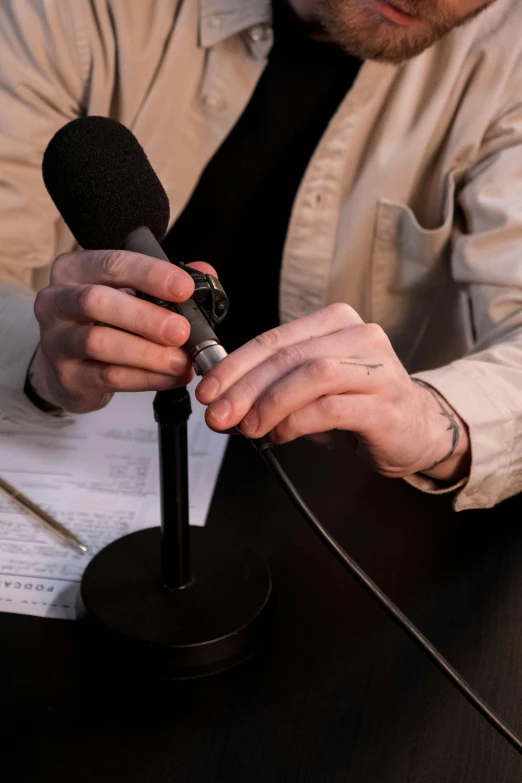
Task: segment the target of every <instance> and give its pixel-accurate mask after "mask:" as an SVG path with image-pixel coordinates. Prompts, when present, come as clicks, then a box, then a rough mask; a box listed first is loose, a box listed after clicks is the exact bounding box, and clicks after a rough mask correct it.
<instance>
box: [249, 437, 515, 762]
mask: <svg viewBox="0 0 522 783" xmlns="http://www.w3.org/2000/svg"><path fill="white" fill-rule="evenodd" d="M239 431H240V430H239ZM247 440H250V439H247ZM250 442H251V443H252V445H253V446H254V448H255V449H256V451H257V452H258V453H259V454H260V455H261V457H262V458H263V460H264V461H265V463H266V464H267V465H268V467H269V468H270V470H271V472H272V473H273V474H274V476H275V477H276V479H277V481H278V482H279V484H280V485H281V487H282V488H283V490H284V491H285V493H286V495H287V496H288V498H289V499H290V501H291V503H292V504H293V505H294V506H295V508H296V509H297V510H298V511H299V513H300V514H301V516H302V517H303V518H304V520H305V521H306V522H307V524H308V526H309V527H310V528H311V529H312V531H313V532H314V533H315V535H316V536H318V537H319V538H320V539H321V541H322V542H323V544H324V545H325V546H326V547H327V548H328V549H329V550H330V552H331V553H332V554H333V555H334V556H335V557H336V558H337V560H339V562H340V563H341V564H342V565H343V566H344V567H345V568H346V569H347V570H348V571H349V572H350V573H351V575H352V576H353V577H354V578H355V579H356V580H357V581H358V582H359V584H360V585H361V586H362V587H363V588H364V589H365V590H366V592H367V593H369V595H370V596H371V597H372V598H373V599H374V600H375V601H377V603H378V604H379V605H380V606H381V607H382V609H384V611H385V612H386V613H387V614H388V615H389V616H390V617H391V618H392V620H393V621H394V622H395V623H397V625H399V626H400V627H401V628H402V630H403V631H405V632H406V633H407V634H408V636H409V637H410V638H411V639H413V641H414V642H415V644H417V646H418V647H420V649H421V650H422V651H423V652H424V653H425V654H426V655H427V656H428V658H429V659H430V660H431V662H432V663H433V664H435V666H436V667H437V668H438V669H439V670H440V671H441V672H442V674H443V675H444V676H445V677H446V678H447V679H448V680H449V681H450V682H451V684H452V685H453V686H454V687H455V688H456V689H457V690H458V691H460V693H461V694H462V695H463V696H464V698H465V699H466V700H467V701H468V702H469V703H470V704H471V705H472V706H473V707H474V708H475V709H476V710H477V712H479V713H480V714H481V715H482V716H483V717H484V718H485V719H486V720H487V722H488V723H489V724H490V725H491V726H493V728H494V729H495V730H496V731H497V732H498V733H499V734H500V735H501V736H502V737H504V739H505V740H507V741H508V742H509V744H510V745H511V746H512V747H513V748H515V750H516V751H518V753H520V754H521V755H522V739H520V737H518V736H517V735H516V734H515V732H514V731H513V730H512V729H511V728H510V727H509V726H508V725H507V723H505V722H504V721H503V720H502V718H500V717H499V716H498V715H497V714H496V713H495V712H494V710H492V709H491V707H490V706H489V704H487V702H485V701H484V699H482V698H481V697H480V696H479V695H478V693H476V692H475V691H474V690H473V688H472V687H471V686H470V685H469V684H468V683H467V682H466V680H465V679H464V678H463V677H462V676H461V675H460V674H459V673H458V672H457V671H456V669H454V668H453V666H451V664H450V663H449V662H448V661H447V660H446V659H445V658H444V656H443V655H441V653H439V651H438V650H437V649H436V648H435V647H434V646H433V645H432V644H431V642H430V641H429V640H428V639H427V638H426V637H425V636H424V634H422V633H421V632H420V631H419V630H418V628H416V626H415V625H414V624H413V623H412V622H411V620H409V619H408V618H407V617H406V615H405V614H404V613H403V612H401V610H400V609H399V608H398V607H397V606H396V605H395V604H394V603H393V601H391V600H390V599H389V598H388V596H387V595H386V594H385V593H383V591H382V590H381V589H380V587H378V586H377V585H376V584H375V582H374V581H373V580H372V579H370V577H369V576H368V575H367V574H366V573H365V572H364V571H363V570H362V568H360V566H358V565H357V563H356V562H355V560H353V559H352V558H351V557H350V555H349V554H348V553H347V552H346V551H345V550H344V549H343V548H342V546H341V545H340V544H339V542H338V541H336V540H335V538H334V537H333V536H331V535H330V533H329V532H328V531H327V530H326V528H325V527H324V526H323V525H322V524H321V522H319V520H318V519H317V517H316V516H315V514H314V513H313V512H312V511H311V510H310V509H309V508H308V506H307V505H306V503H305V502H304V500H303V499H302V497H301V496H300V494H299V492H298V491H297V489H296V488H295V486H294V485H293V483H292V481H291V480H290V479H289V477H288V476H287V474H286V473H285V471H284V470H283V468H282V467H281V465H280V463H279V461H278V459H277V457H276V456H275V455H274V451H273V443H271V441H269V440H268V439H267V438H266V437H265V438H260V439H259V440H257V441H254V440H250Z"/></svg>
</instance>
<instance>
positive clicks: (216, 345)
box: [122, 226, 227, 375]
mask: <svg viewBox="0 0 522 783" xmlns="http://www.w3.org/2000/svg"><path fill="white" fill-rule="evenodd" d="M122 249H123V250H130V251H132V252H134V253H142V254H143V255H146V256H151V257H152V258H159V259H161V260H162V261H169V258H167V256H166V255H165V253H164V252H163V250H162V248H161V245H160V244H159V242H158V240H157V239H156V237H155V236H154V234H153V233H152V231H151V230H150V229H149V228H147V227H146V226H141V227H140V228H136V229H134V231H131V233H130V234H129V235H128V236H127V237H126V239H125V241H124V243H123V248H122ZM139 296H140V297H141V298H142V299H146V300H147V301H148V302H152V303H153V304H157V305H160V306H161V307H167V308H168V309H169V310H174V311H175V312H177V313H179V315H182V316H183V317H184V318H186V319H187V321H188V322H189V324H190V337H189V339H188V340H187V342H186V343H185V345H184V346H183V347H184V348H185V350H186V351H187V352H188V354H189V356H190V358H191V359H192V361H193V363H194V368H195V370H196V373H197V374H198V375H206V373H207V372H209V370H211V369H212V368H213V367H215V366H216V364H217V363H218V362H220V361H221V359H224V358H225V356H226V355H227V352H226V351H225V349H224V348H223V346H222V345H221V344H220V342H219V340H218V338H217V337H216V334H215V332H214V330H213V328H212V326H211V325H210V324H209V322H208V321H207V319H206V318H205V316H204V315H203V313H202V311H201V309H200V307H199V306H198V304H197V303H196V302H195V301H194V300H193V299H188V300H187V301H186V302H165V301H163V300H161V299H157V298H155V297H153V296H149V295H147V294H142V293H140V294H139Z"/></svg>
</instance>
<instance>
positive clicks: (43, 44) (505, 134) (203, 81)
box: [0, 0, 522, 510]
mask: <svg viewBox="0 0 522 783" xmlns="http://www.w3.org/2000/svg"><path fill="white" fill-rule="evenodd" d="M270 23H271V5H270V2H269V0H200V2H198V0H2V2H1V3H0V281H1V284H0V415H1V416H3V417H5V418H10V419H15V420H18V421H21V422H28V423H32V422H35V421H39V422H40V423H46V424H47V426H49V427H54V426H59V424H60V423H63V422H59V421H57V420H56V419H53V418H50V417H46V416H45V414H41V413H40V412H38V411H37V410H35V409H34V407H33V406H32V405H31V404H30V403H29V402H28V401H27V400H26V399H25V397H24V395H23V393H22V386H23V380H24V376H25V372H26V369H27V365H28V362H29V360H30V357H31V354H32V352H33V350H34V348H35V346H36V344H37V340H38V331H37V327H36V322H35V320H34V316H33V313H32V301H33V297H32V296H28V295H27V293H29V294H34V292H35V291H36V290H37V289H38V288H40V287H42V286H43V285H45V284H46V281H47V277H48V269H49V264H50V262H51V261H52V260H53V258H54V257H55V256H56V254H57V253H58V252H59V251H62V250H65V249H71V248H72V247H73V242H72V239H71V237H70V235H69V234H68V232H67V230H65V228H64V226H63V224H62V222H61V221H60V220H59V219H58V216H57V214H56V211H55V209H54V207H53V205H52V203H51V201H50V199H49V198H48V196H47V194H46V192H45V190H44V186H43V184H42V179H41V175H40V163H41V158H42V154H43V151H44V149H45V146H46V144H47V142H48V141H49V139H50V137H51V136H52V135H53V133H54V132H55V131H56V130H57V129H58V128H59V127H60V126H61V125H63V124H64V123H66V122H67V121H68V120H70V119H71V118H73V117H76V116H78V115H79V114H82V113H86V114H102V115H108V116H112V117H115V118H117V119H118V120H120V121H121V122H123V123H125V124H126V125H128V126H129V127H130V128H131V129H132V130H133V131H134V133H135V134H136V135H137V136H138V138H139V140H140V141H141V143H142V144H143V146H144V147H145V150H146V151H147V153H148V155H149V157H150V159H151V161H152V164H153V166H154V167H155V169H156V171H157V172H158V174H159V176H160V178H161V180H162V182H163V184H164V186H165V188H166V190H167V192H168V195H169V197H170V202H171V209H172V221H174V220H175V219H176V217H177V216H178V215H179V214H180V212H181V210H182V209H183V207H184V205H185V204H186V203H187V200H188V199H189V197H190V195H191V193H192V191H193V189H194V187H195V185H196V182H197V180H198V177H199V175H200V174H201V172H202V170H203V168H204V167H205V165H206V163H207V162H208V161H209V159H210V158H211V156H212V155H213V153H214V152H215V151H216V149H217V148H218V147H219V145H220V144H221V142H222V141H223V139H224V138H225V137H226V135H227V134H228V132H229V131H230V129H231V128H232V127H233V125H234V123H235V122H236V120H237V119H238V117H239V115H240V114H241V112H242V110H243V109H244V107H245V106H246V105H247V103H248V101H249V99H250V96H251V95H252V92H253V89H254V86H255V84H256V82H257V80H258V79H259V76H260V74H261V73H262V71H263V68H264V66H265V64H266V60H267V55H268V52H269V50H270V47H271V44H272V30H271V26H270ZM227 187H233V183H224V194H226V188H227ZM202 230H204V226H202ZM252 241H253V242H255V237H252ZM245 259H246V262H248V247H247V248H245ZM22 289H25V292H27V293H24V292H23V290H22ZM334 301H344V302H348V303H349V304H351V305H352V306H353V307H354V308H356V310H358V312H359V313H360V314H361V316H362V317H363V318H364V319H365V320H367V321H376V322H377V323H379V324H381V325H382V326H383V327H384V329H385V330H386V332H387V333H388V335H389V336H390V338H391V340H392V342H393V345H394V347H395V349H396V351H397V353H398V355H399V357H400V358H401V360H402V361H403V363H404V364H405V366H406V367H407V368H408V370H409V371H410V372H412V373H415V374H416V376H417V377H420V378H423V379H424V380H425V381H427V382H429V383H430V384H431V385H432V386H433V387H435V388H436V389H438V390H439V391H440V392H441V393H442V394H443V395H444V396H445V397H446V398H447V400H448V401H449V402H450V404H451V405H452V406H453V407H454V408H455V409H456V410H457V411H458V412H459V414H460V415H461V416H462V418H463V419H464V420H465V421H466V422H467V424H468V425H469V427H470V432H471V443H472V452H473V464H472V470H471V476H470V479H469V481H468V482H467V483H466V484H465V486H462V487H460V489H459V492H458V494H457V496H456V505H455V507H456V508H457V509H458V510H460V509H469V508H480V507H488V506H492V505H494V504H495V503H497V502H499V501H500V500H502V499H503V498H506V497H508V496H510V495H512V494H514V493H517V492H519V491H520V490H521V489H522V437H521V434H522V306H521V305H522V3H521V2H520V0H497V2H496V3H495V4H494V5H493V6H491V8H490V9H488V10H487V11H486V12H484V13H483V14H482V15H481V16H479V17H478V18H476V19H475V20H474V21H473V22H472V23H470V24H468V25H467V26H465V27H462V28H460V29H458V30H456V31H454V32H453V33H452V34H451V35H449V36H448V37H447V38H445V39H444V40H442V41H441V42H439V43H438V44H437V45H436V46H434V47H433V48H431V49H430V50H428V51H427V52H425V53H424V54H422V55H421V56H420V57H418V58H416V59H414V60H412V61H410V62H408V63H405V64H403V65H401V66H397V67H396V66H390V65H383V64H377V63H374V62H368V63H366V64H365V65H364V66H363V68H362V70H361V72H360V74H359V76H358V78H357V80H356V83H355V85H354V86H353V88H352V89H351V91H350V92H349V93H348V95H347V96H346V98H345V100H344V101H343V103H342V104H341V106H340V108H339V110H338V111H337V113H336V114H335V116H334V117H333V119H332V121H331V122H330V124H329V126H328V128H327V130H326V133H325V135H324V137H323V138H322V140H321V142H320V144H319V146H318V148H317V150H316V152H315V154H314V156H313V158H312V159H311V161H310V164H309V166H308V169H307V171H306V175H305V177H304V179H303V181H302V184H301V187H300V190H299V192H298V195H297V199H296V202H295V206H294V209H293V214H292V218H291V223H290V227H289V231H288V236H287V241H286V247H285V251H284V260H283V268H282V275H281V318H282V320H283V321H288V320H289V319H294V318H299V317H300V316H303V315H305V314H306V313H309V312H311V311H313V310H315V309H317V308H320V307H323V306H324V305H326V304H327V303H330V302H334ZM414 483H416V484H417V485H418V486H420V487H421V488H422V489H425V490H426V491H432V490H435V489H436V486H435V484H434V482H431V481H430V480H429V479H421V478H415V479H414Z"/></svg>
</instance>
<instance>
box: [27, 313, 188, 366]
mask: <svg viewBox="0 0 522 783" xmlns="http://www.w3.org/2000/svg"><path fill="white" fill-rule="evenodd" d="M42 346H43V348H44V350H47V349H48V346H51V350H52V352H53V354H54V355H58V356H62V357H64V358H68V359H86V360H95V361H98V362H104V363H106V364H118V365H123V366H126V367H134V368H137V369H140V370H148V371H150V372H155V373H160V374H162V375H175V376H177V375H184V374H186V373H187V372H188V370H189V368H190V367H191V361H190V359H189V357H188V356H187V354H186V353H185V351H183V350H182V349H181V348H175V347H166V346H161V345H157V344H156V343H152V342H150V341H149V340H144V339H143V338H142V337H137V336H136V335H133V334H126V333H124V332H119V331H116V330H115V329H111V328H110V327H107V326H94V325H85V326H82V325H77V326H76V327H75V328H74V329H71V328H68V327H65V328H63V329H60V330H59V331H55V332H53V333H52V334H48V335H46V336H45V337H44V338H43V340H42Z"/></svg>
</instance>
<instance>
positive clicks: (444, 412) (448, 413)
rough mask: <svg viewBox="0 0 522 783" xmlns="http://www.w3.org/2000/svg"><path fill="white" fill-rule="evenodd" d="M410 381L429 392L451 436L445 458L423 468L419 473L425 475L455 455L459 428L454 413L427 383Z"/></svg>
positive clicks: (416, 380) (415, 379)
mask: <svg viewBox="0 0 522 783" xmlns="http://www.w3.org/2000/svg"><path fill="white" fill-rule="evenodd" d="M412 380H413V382H414V383H416V384H417V385H418V386H422V388H423V389H426V391H429V393H430V394H431V395H432V397H433V398H434V399H435V400H436V402H437V405H438V406H439V410H440V415H441V416H444V418H445V419H447V421H448V425H449V426H448V430H447V431H448V432H451V434H452V444H451V449H450V450H449V451H448V453H447V454H446V456H445V457H443V458H442V459H440V460H438V461H437V462H434V463H433V465H430V467H429V468H424V470H421V471H419V472H420V473H427V472H428V471H430V470H435V468H438V466H439V465H442V464H443V463H444V462H447V461H448V460H449V459H451V458H452V456H453V455H454V454H455V450H456V448H457V446H458V444H459V440H460V426H459V423H458V422H457V419H456V418H455V414H454V412H453V411H452V410H448V408H446V406H445V405H444V404H443V403H442V401H441V399H440V397H439V396H438V395H437V394H436V393H435V391H434V390H433V389H432V388H431V386H429V385H428V384H427V383H424V381H421V380H419V379H417V378H412Z"/></svg>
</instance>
